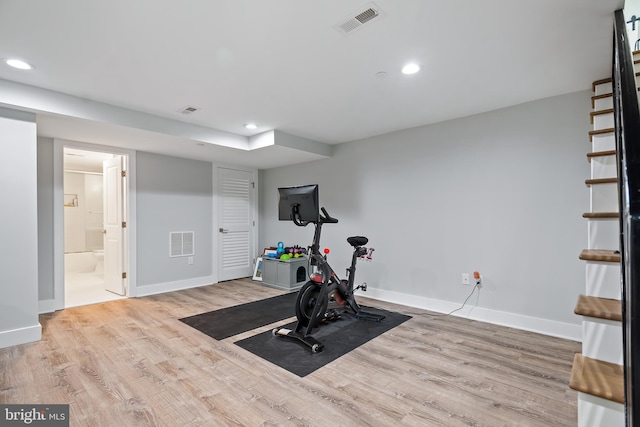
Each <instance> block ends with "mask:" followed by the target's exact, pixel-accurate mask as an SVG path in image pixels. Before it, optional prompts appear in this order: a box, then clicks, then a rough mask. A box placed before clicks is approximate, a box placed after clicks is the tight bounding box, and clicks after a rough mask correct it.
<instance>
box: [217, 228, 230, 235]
mask: <svg viewBox="0 0 640 427" xmlns="http://www.w3.org/2000/svg"><path fill="white" fill-rule="evenodd" d="M219 230H220V232H221V233H225V234H226V233H228V232H229V230H227V229H226V228H220V229H219Z"/></svg>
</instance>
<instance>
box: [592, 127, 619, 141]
mask: <svg viewBox="0 0 640 427" xmlns="http://www.w3.org/2000/svg"><path fill="white" fill-rule="evenodd" d="M614 131H615V129H614V128H605V129H596V130H591V131H589V141H590V142H591V141H593V137H594V135H605V134H607V133H613V132H614Z"/></svg>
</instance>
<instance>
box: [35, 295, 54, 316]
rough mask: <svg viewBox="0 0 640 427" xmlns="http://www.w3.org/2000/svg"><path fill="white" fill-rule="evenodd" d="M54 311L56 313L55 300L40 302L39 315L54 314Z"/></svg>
mask: <svg viewBox="0 0 640 427" xmlns="http://www.w3.org/2000/svg"><path fill="white" fill-rule="evenodd" d="M54 311H56V300H55V299H46V300H42V301H38V314H43V313H53V312H54Z"/></svg>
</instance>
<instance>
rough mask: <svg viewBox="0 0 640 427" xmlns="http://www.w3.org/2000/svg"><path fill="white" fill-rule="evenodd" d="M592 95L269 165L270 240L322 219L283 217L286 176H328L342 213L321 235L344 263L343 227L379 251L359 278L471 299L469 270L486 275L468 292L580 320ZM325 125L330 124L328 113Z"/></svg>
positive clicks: (291, 180)
mask: <svg viewBox="0 0 640 427" xmlns="http://www.w3.org/2000/svg"><path fill="white" fill-rule="evenodd" d="M589 111H590V93H589V92H587V91H585V92H579V93H574V94H569V95H564V96H558V97H553V98H548V99H544V100H541V101H537V102H531V103H527V104H522V105H518V106H515V107H512V108H507V109H502V110H498V111H493V112H489V113H485V114H481V115H476V116H471V117H467V118H463V119H458V120H453V121H448V122H443V123H439V124H435V125H431V126H425V127H419V128H413V129H408V130H404V131H399V132H394V133H391V134H387V135H382V136H378V137H374V138H368V139H366V140H362V141H355V142H351V143H347V144H343V145H340V146H337V147H336V150H335V154H334V157H333V158H330V159H326V160H320V161H316V162H311V163H307V164H302V165H296V166H290V167H282V168H276V169H271V170H266V171H261V175H260V194H261V199H260V200H261V204H260V221H261V222H260V230H261V232H260V245H259V247H266V246H272V245H274V244H275V243H276V242H278V241H280V240H282V241H284V242H285V244H286V245H292V244H300V245H303V246H307V245H308V244H309V243H310V242H311V238H312V236H313V230H312V229H311V226H309V227H306V228H299V227H296V226H295V225H294V224H293V223H290V222H279V221H277V198H278V196H277V187H279V186H290V185H302V184H314V183H317V184H320V201H321V205H323V206H325V207H326V208H327V209H328V211H329V212H330V213H331V214H332V215H333V216H335V217H336V218H338V219H339V220H340V222H339V223H338V224H335V225H334V224H328V225H326V226H325V227H324V230H323V239H322V243H323V245H324V246H328V247H330V248H331V249H332V253H331V255H330V262H331V263H332V266H333V267H334V269H335V270H336V271H337V272H338V273H339V274H344V269H345V268H346V267H347V264H348V262H349V253H350V248H349V246H348V245H347V243H346V241H345V239H346V237H347V236H350V235H358V234H360V235H365V236H368V237H369V239H370V246H371V247H374V248H375V249H376V251H375V253H374V260H373V262H372V263H371V264H361V265H360V266H359V269H358V277H357V281H358V282H360V281H366V282H367V283H368V285H369V286H370V287H372V288H378V289H382V290H388V291H395V292H399V293H403V294H407V295H414V296H419V297H424V298H430V299H435V300H441V301H448V302H452V303H456V304H461V303H462V302H463V301H464V299H465V298H466V297H467V295H468V294H469V292H470V291H471V287H470V286H463V285H461V284H460V280H461V277H460V276H461V273H472V272H473V271H474V270H478V271H480V272H481V273H482V275H483V279H484V286H483V287H482V289H481V291H480V295H479V297H478V296H475V297H474V298H473V299H471V300H470V303H469V304H472V305H477V306H480V307H484V308H486V309H489V310H496V311H500V312H509V313H516V314H520V315H525V316H532V317H536V318H541V319H549V320H553V321H560V322H566V323H573V324H579V320H580V319H579V318H578V317H577V316H575V315H574V314H573V308H574V306H575V303H576V300H577V296H578V294H579V293H580V292H581V291H582V290H583V289H584V283H585V277H584V276H585V266H584V264H583V263H582V262H581V261H579V260H578V254H579V252H580V250H581V249H582V248H583V247H585V245H586V230H587V228H586V227H587V225H586V223H585V221H584V220H583V219H582V218H581V215H582V213H583V212H585V211H587V210H588V207H589V197H588V195H589V193H588V189H587V188H586V187H585V185H584V180H585V179H586V178H588V176H589V166H588V162H587V161H586V158H585V154H586V152H587V151H588V148H589V142H588V141H589V140H588V131H589ZM327 126H330V124H329V123H328V124H327Z"/></svg>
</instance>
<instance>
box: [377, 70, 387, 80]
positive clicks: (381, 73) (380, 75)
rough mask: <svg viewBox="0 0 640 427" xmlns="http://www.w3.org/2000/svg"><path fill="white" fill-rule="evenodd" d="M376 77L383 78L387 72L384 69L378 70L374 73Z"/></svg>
mask: <svg viewBox="0 0 640 427" xmlns="http://www.w3.org/2000/svg"><path fill="white" fill-rule="evenodd" d="M376 77H377V78H379V79H384V78H385V77H387V72H386V71H378V72H377V73H376Z"/></svg>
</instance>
